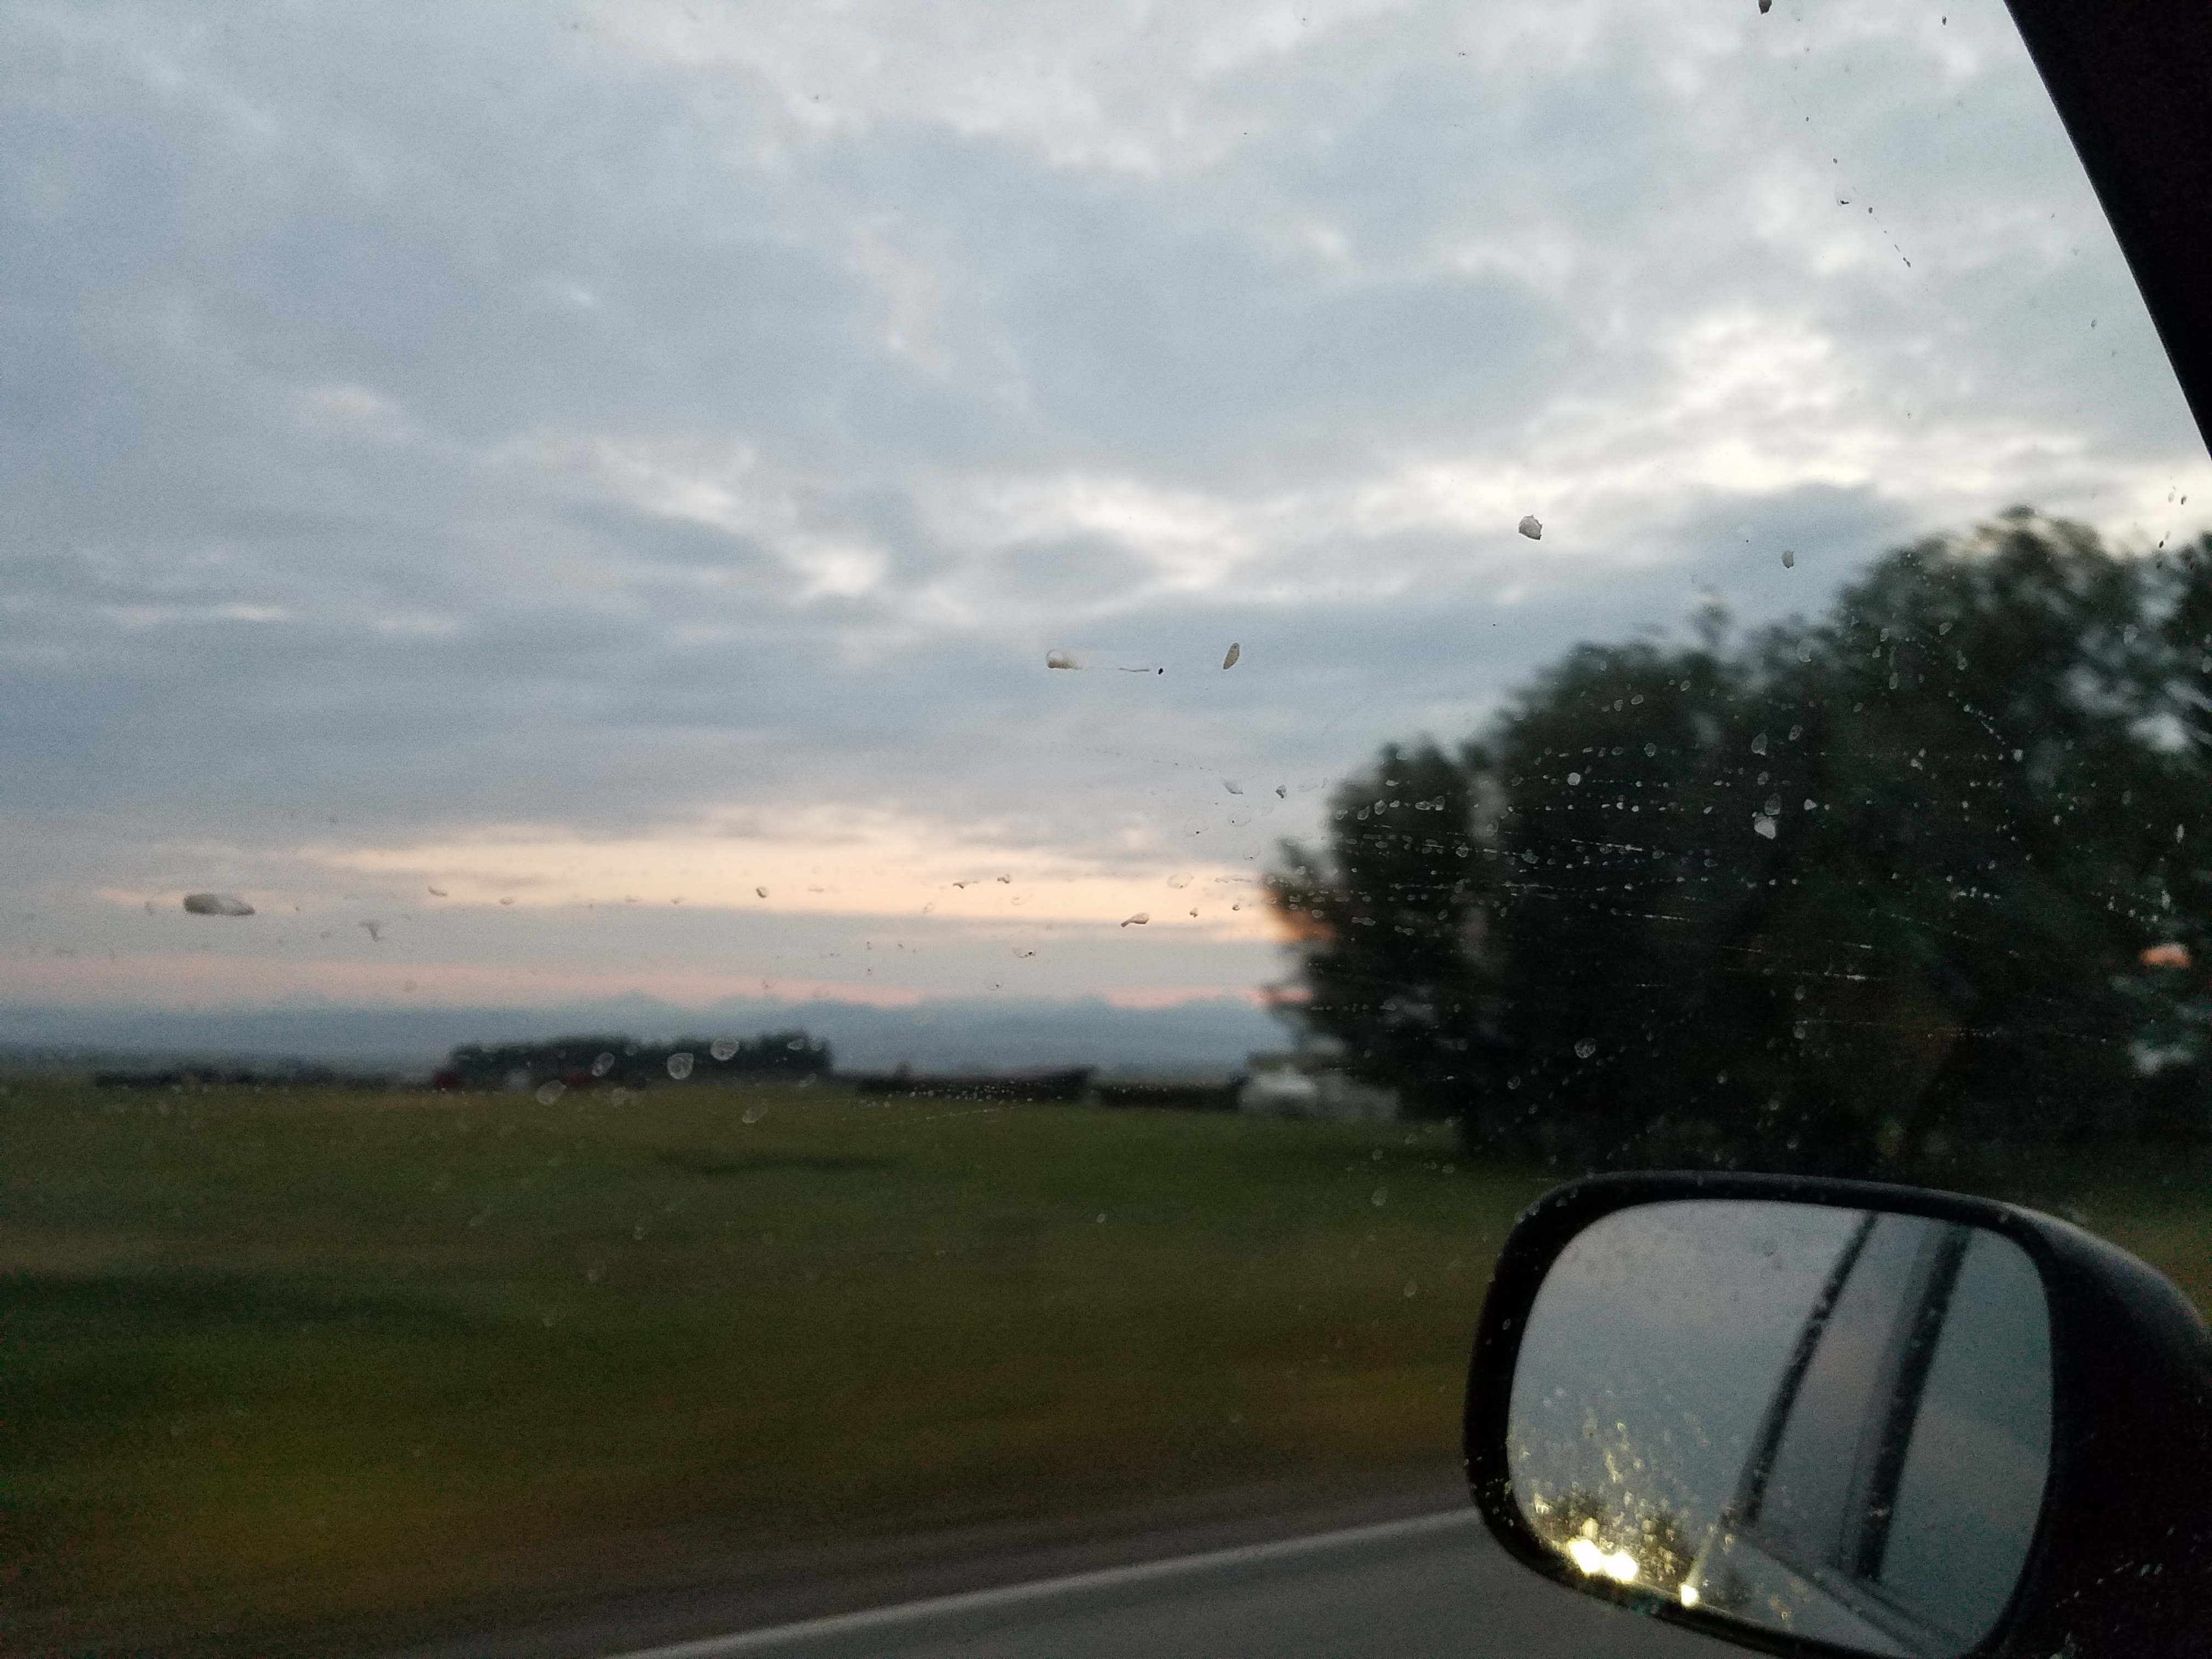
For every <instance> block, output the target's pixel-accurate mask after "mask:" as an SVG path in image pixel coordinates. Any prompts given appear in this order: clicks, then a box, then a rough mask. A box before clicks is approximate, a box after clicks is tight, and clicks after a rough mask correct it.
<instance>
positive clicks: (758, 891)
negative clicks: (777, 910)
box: [753, 887, 768, 898]
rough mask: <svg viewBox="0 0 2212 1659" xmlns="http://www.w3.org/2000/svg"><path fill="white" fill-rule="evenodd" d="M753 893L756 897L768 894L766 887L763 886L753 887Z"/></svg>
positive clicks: (764, 896) (763, 896)
mask: <svg viewBox="0 0 2212 1659" xmlns="http://www.w3.org/2000/svg"><path fill="white" fill-rule="evenodd" d="M753 895H754V896H755V897H757V898H766V897H767V896H768V889H767V888H765V887H756V888H754V889H753Z"/></svg>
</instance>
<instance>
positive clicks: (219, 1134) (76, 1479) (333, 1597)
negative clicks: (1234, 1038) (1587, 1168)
mask: <svg viewBox="0 0 2212 1659" xmlns="http://www.w3.org/2000/svg"><path fill="white" fill-rule="evenodd" d="M2205 1173H2206V1171H2205V1166H2204V1164H2203V1160H2202V1159H2188V1160H2177V1159H2174V1158H2152V1157H2148V1156H2143V1157H2134V1156H2132V1155H2130V1156H2123V1157H2116V1158H2110V1159H2106V1160H2104V1161H2102V1162H2100V1163H2095V1164H2087V1163H2085V1162H2084V1161H2083V1160H2081V1159H2079V1158H2073V1159H2065V1160H2060V1159H2045V1160H2041V1161H2027V1162H2018V1163H2013V1164H1995V1163H1984V1164H1982V1165H1979V1166H1978V1167H1976V1168H1975V1169H1973V1170H1966V1169H1964V1168H1961V1169H1958V1170H1953V1171H1952V1172H1950V1176H1949V1179H1948V1184H1953V1185H1958V1186H1964V1187H1968V1188H1977V1189H1979V1190H1984V1191H1994V1192H1996V1193H1997V1194H1999V1195H2003V1196H2013V1197H2018V1198H2021V1199H2022V1200H2026V1201H2030V1202H2036V1203H2039V1204H2040V1205H2042V1206H2044V1207H2046V1208H2050V1209H2052V1210H2054V1211H2057V1212H2060V1213H2071V1214H2073V1215H2074V1216H2075V1218H2077V1219H2081V1220H2083V1221H2086V1222H2087V1224H2088V1225H2092V1226H2093V1227H2095V1228H2096V1229H2097V1230H2099V1231H2103V1232H2106V1233H2107V1234H2108V1235H2110V1236H2112V1237H2115V1238H2117V1239H2118V1240H2119V1241H2120V1242H2121V1243H2124V1244H2126V1245H2128V1246H2129V1247H2130V1248H2131V1249H2136V1251H2138V1252H2139V1253H2141V1254H2142V1255H2145V1256H2146V1257H2148V1259H2149V1260H2150V1261H2153V1262H2154V1264H2156V1265H2158V1266H2159V1267H2162V1268H2163V1269H2165V1270H2166V1272H2168V1273H2172V1275H2173V1276H2174V1277H2176V1278H2177V1279H2179V1280H2180V1281H2181V1282H2182V1283H2183V1285H2185V1288H2186V1289H2188V1290H2189V1291H2191V1294H2193V1295H2194V1296H2196V1297H2197V1299H2198V1302H2199V1304H2200V1305H2208V1304H2212V1206H2207V1205H2206V1203H2205V1202H2204V1197H2203V1194H2204V1191H2205ZM1551 1179H1552V1177H1551V1176H1549V1175H1547V1174H1546V1173H1543V1172H1539V1171H1534V1170H1497V1169H1488V1168H1482V1169H1476V1168H1470V1167H1468V1165H1467V1164H1465V1163H1464V1162H1462V1161H1458V1160H1457V1158H1456V1156H1455V1149H1454V1147H1453V1145H1452V1143H1451V1141H1450V1139H1449V1135H1448V1133H1446V1132H1445V1131H1444V1130H1443V1129H1442V1128H1440V1127H1425V1126H1424V1127H1411V1126H1398V1127H1372V1128H1354V1127H1337V1126H1329V1125H1321V1124H1294V1123H1275V1122H1265V1121H1251V1120H1245V1119H1238V1118H1235V1117H1231V1116H1225V1115H1200V1114H1188V1113H1182V1114H1178V1113H1167V1112H1154V1111H1134V1110H1132V1111H1101V1110H1097V1109H1083V1108H1075V1107H1044V1106H1014V1107H998V1108H990V1107H981V1106H978V1105H975V1104H973V1103H960V1102H947V1101H915V1100H896V1099H894V1100H885V1099H881V1098H875V1099H861V1098H859V1097H854V1096H851V1095H848V1094H846V1093H844V1092H842V1091H836V1090H832V1089H826V1088H823V1089H796V1088H764V1089H760V1090H751V1091H738V1090H731V1091H724V1090H720V1089H710V1088H697V1087H695V1088H685V1089H677V1088H666V1089H661V1090H659V1091H653V1092H652V1093H650V1094H647V1095H645V1096H642V1097H637V1096H631V1097H622V1098H619V1099H617V1098H610V1097H602V1096H581V1095H576V1094H571V1095H568V1096H567V1097H564V1098H562V1099H560V1100H558V1101H556V1103H553V1104H550V1105H544V1104H541V1103H538V1101H537V1100H536V1099H534V1098H532V1097H528V1096H498V1097H486V1096H474V1097H428V1096H421V1097H418V1096H392V1095H376V1094H366V1093H355V1092H347V1091H301V1092H296V1093H282V1092H276V1091H266V1092H263V1091H253V1090H248V1089H229V1090H216V1091H205V1092H197V1093H160V1094H152V1093H146V1092H135V1091H94V1090H92V1089H89V1088H85V1087H80V1086H76V1085H69V1084H65V1083H58V1082H46V1083H40V1082H22V1081H17V1082H14V1083H11V1084H9V1085H8V1089H7V1092H6V1093H5V1094H4V1095H0V1607H4V1608H5V1609H6V1611H5V1612H4V1613H0V1650H5V1651H9V1652H18V1651H35V1650H89V1649H92V1648H94V1647H97V1646H99V1645H100V1644H103V1643H104V1642H107V1641H110V1640H115V1639H118V1638H119V1639H122V1640H125V1641H126V1642H127V1641H129V1640H130V1639H131V1638H132V1637H134V1636H136V1637H140V1638H148V1637H155V1638H159V1639H158V1640H155V1641H153V1642H152V1643H151V1646H152V1648H153V1649H154V1650H159V1651H164V1652H167V1651H185V1650H191V1648H193V1647H196V1646H216V1647H225V1648H231V1647H240V1646H243V1647H245V1648H247V1649H250V1648H251V1647H252V1644H253V1643H254V1640H255V1638H256V1637H257V1635H262V1636H266V1637H268V1638H272V1639H273V1638H276V1636H277V1635H278V1634H280V1633H281V1632H286V1631H291V1632H298V1631H301V1630H312V1629H315V1628H318V1627H327V1626H331V1625H332V1624H333V1623H343V1622H345V1621H348V1620H357V1619H358V1620H374V1619H377V1618H380V1617H383V1616H386V1615H392V1614H399V1613H410V1614H435V1613H436V1612H437V1610H438V1609H440V1608H442V1607H460V1606H464V1605H466V1604H470V1603H472V1602H481V1601H489V1600H493V1599H497V1598H501V1597H504V1596H508V1595H529V1594H532V1593H534V1592H537V1591H541V1590H544V1589H551V1588H555V1587H556V1586H557V1585H558V1584H559V1583H564V1582H567V1581H568V1580H569V1579H570V1578H572V1577H574V1575H575V1573H576V1572H577V1565H576V1564H577V1561H578V1559H579V1555H578V1550H579V1548H580V1546H581V1545H582V1544H585V1543H588V1541H592V1540H605V1539H608V1538H613V1537H619V1536H622V1535H623V1534H635V1535H640V1536H643V1535H648V1534H660V1533H664V1532H665V1530H666V1529H669V1528H690V1529H694V1530H695V1531H696V1530H700V1529H703V1530H704V1531H706V1532H707V1533H708V1534H712V1535H713V1536H714V1537H717V1538H720V1539H726V1540H727V1541H729V1542H730V1543H731V1545H732V1547H738V1548H743V1547H747V1546H748V1545H750V1544H755V1543H757V1544H761V1545H766V1544H769V1543H773V1544H775V1545H779V1546H782V1545H789V1544H791V1543H793V1542H794V1541H805V1540H807V1539H810V1538H829V1537H845V1536H851V1535H853V1534H855V1533H864V1532H876V1533H890V1532H896V1531H898V1530H901V1529H911V1528H928V1527H932V1526H935V1525H941V1524H951V1523H954V1522H967V1521H974V1520H981V1519H990V1518H1001V1517H1010V1516H1030V1515H1048V1514H1067V1513H1077V1512H1083V1511H1086V1510H1093V1509H1097V1508H1100V1507H1103V1506H1106V1505H1109V1504H1115V1503H1119V1502H1124V1501H1135V1500H1141V1499H1145V1498H1151V1497H1154V1496H1158V1495H1160V1494H1166V1493H1175V1492H1190V1491H1194V1490H1200V1489H1206V1488H1208V1487H1216V1486H1228V1485H1231V1484H1235V1483H1238V1482H1242V1481H1246V1480H1255V1479H1262V1478H1277V1477H1303V1476H1328V1475H1331V1474H1342V1473H1346V1472H1353V1471H1381V1470H1389V1469H1392V1468H1407V1467H1412V1466H1415V1465H1421V1464H1435V1463H1438V1462H1448V1461H1449V1460H1450V1459H1451V1458H1452V1457H1454V1456H1455V1454H1456V1436H1457V1413H1458V1406H1459V1398H1460V1391H1461V1387H1462V1379H1463V1368H1464V1365H1465V1362H1466V1354H1467V1350H1468V1339H1469V1336H1470V1334H1471V1333H1472V1330H1473V1327H1474V1318H1475V1315H1476V1312H1477V1310H1478V1309H1479V1307H1480V1300H1481V1292H1482V1286H1483V1283H1484V1279H1485V1277H1486V1273H1487V1271H1488V1267H1489V1264H1490V1261H1491V1258H1492V1255H1493V1254H1494V1252H1495V1250H1496V1249H1497V1246H1498V1243H1499V1241H1500V1240H1501V1239H1502V1237H1503V1236H1504V1231H1505V1230H1506V1228H1507V1226H1508V1225H1509V1224H1510V1220H1511V1218H1512V1217H1513V1215H1514V1214H1515V1213H1516V1212H1517V1211H1518V1210H1519V1209H1520V1208H1521V1207H1522V1205H1523V1204H1525V1203H1526V1202H1527V1201H1528V1199H1530V1198H1531V1197H1533V1196H1534V1194H1536V1193H1538V1192H1539V1191H1541V1189H1542V1188H1544V1187H1546V1186H1547V1185H1548V1184H1550V1181H1551ZM218 1632H221V1633H222V1635H221V1636H220V1637H218V1635H217V1633H218Z"/></svg>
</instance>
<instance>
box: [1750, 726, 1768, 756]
mask: <svg viewBox="0 0 2212 1659" xmlns="http://www.w3.org/2000/svg"><path fill="white" fill-rule="evenodd" d="M1751 752H1752V753H1753V754H1754V755H1763V754H1765V752H1766V733H1765V732H1760V733H1759V735H1758V736H1757V737H1755V738H1753V739H1752V740H1751Z"/></svg>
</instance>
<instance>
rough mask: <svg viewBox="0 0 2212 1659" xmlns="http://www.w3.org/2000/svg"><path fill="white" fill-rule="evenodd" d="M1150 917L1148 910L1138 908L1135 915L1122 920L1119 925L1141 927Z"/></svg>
mask: <svg viewBox="0 0 2212 1659" xmlns="http://www.w3.org/2000/svg"><path fill="white" fill-rule="evenodd" d="M1151 920H1152V913H1151V912H1150V911H1148V910H1139V911H1138V912H1137V914H1136V915H1133V916H1131V917H1129V918H1128V919H1127V921H1124V922H1122V924H1121V925H1122V926H1123V927H1143V926H1144V925H1145V924H1146V922H1148V921H1151Z"/></svg>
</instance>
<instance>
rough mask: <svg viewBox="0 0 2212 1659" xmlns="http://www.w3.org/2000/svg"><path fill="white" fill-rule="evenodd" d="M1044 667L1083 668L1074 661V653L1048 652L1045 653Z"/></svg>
mask: <svg viewBox="0 0 2212 1659" xmlns="http://www.w3.org/2000/svg"><path fill="white" fill-rule="evenodd" d="M1044 665H1045V666H1046V667H1047V668H1080V667H1082V666H1083V665H1082V664H1081V663H1079V662H1078V661H1076V659H1075V653H1073V651H1048V652H1047V653H1045V658H1044Z"/></svg>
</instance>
